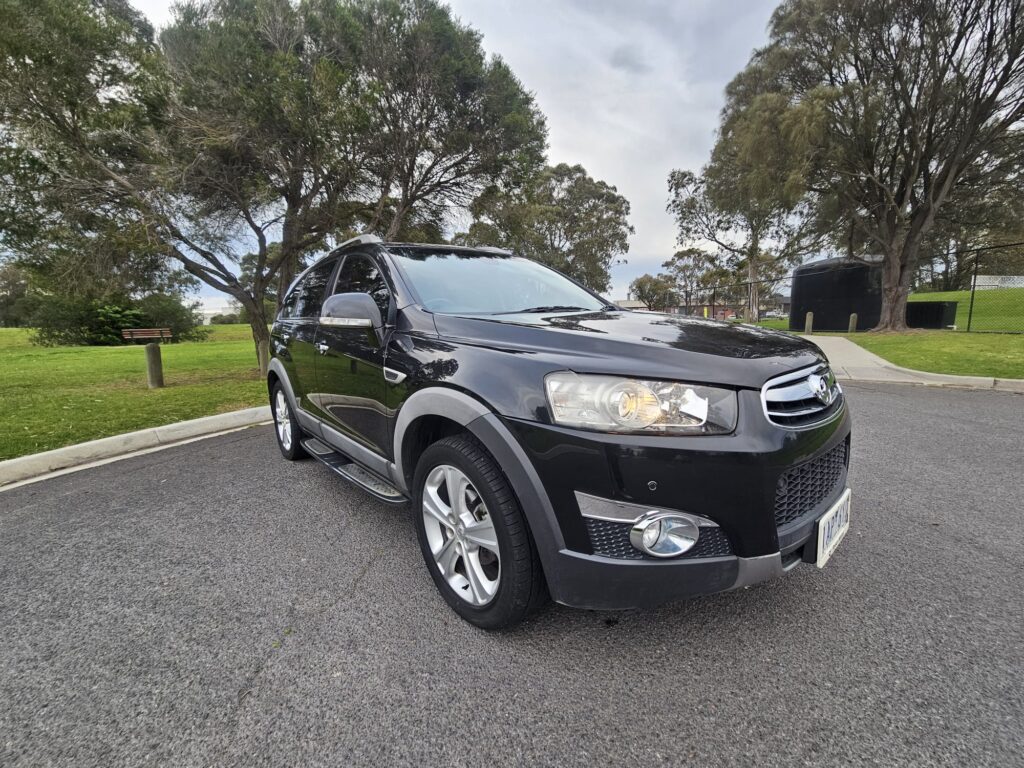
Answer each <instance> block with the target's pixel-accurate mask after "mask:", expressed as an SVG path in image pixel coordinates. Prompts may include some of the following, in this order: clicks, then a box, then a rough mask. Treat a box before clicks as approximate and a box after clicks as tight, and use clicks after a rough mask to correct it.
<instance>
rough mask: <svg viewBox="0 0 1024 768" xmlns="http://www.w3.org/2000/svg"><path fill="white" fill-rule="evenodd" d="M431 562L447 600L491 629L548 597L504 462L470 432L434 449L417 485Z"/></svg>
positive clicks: (423, 541) (422, 463)
mask: <svg viewBox="0 0 1024 768" xmlns="http://www.w3.org/2000/svg"><path fill="white" fill-rule="evenodd" d="M413 484H414V488H415V498H414V500H413V503H414V507H413V508H414V509H415V510H416V515H415V517H416V530H417V534H418V536H419V540H420V548H421V550H422V552H423V558H424V560H425V561H426V563H427V568H428V569H429V570H430V575H431V577H432V578H433V579H434V583H435V584H436V585H437V588H438V590H440V592H441V594H442V596H443V597H444V599H445V601H447V603H448V605H450V606H451V607H452V608H453V609H454V610H455V612H456V613H458V614H459V615H460V616H462V618H464V619H466V620H467V621H469V622H471V623H472V624H475V625H476V626H478V627H482V628H484V629H504V628H507V627H511V626H513V625H515V624H517V623H519V622H520V621H522V620H523V619H524V618H526V617H527V616H528V615H530V614H531V613H532V612H533V611H535V610H536V609H537V608H538V607H540V606H541V605H542V604H543V603H544V602H545V601H546V599H547V589H546V586H545V583H544V575H543V573H542V571H541V567H540V560H539V558H538V557H537V551H536V547H535V546H534V543H533V540H532V539H531V538H530V532H529V530H528V528H527V525H526V520H525V518H524V516H523V512H522V510H521V509H520V507H519V502H518V500H517V499H516V497H515V494H514V493H513V492H512V489H511V487H510V486H509V484H508V481H507V480H506V479H505V476H504V475H503V474H502V472H501V470H500V468H499V467H498V465H497V463H496V462H495V461H494V459H493V458H492V457H491V455H490V454H489V453H487V451H486V450H485V449H484V447H483V446H482V445H480V443H479V442H477V441H476V440H474V439H473V438H472V437H470V436H469V435H454V436H452V437H446V438H444V439H443V440H439V441H438V442H436V443H434V444H433V445H431V446H430V447H429V448H427V450H426V451H424V452H423V455H422V457H421V458H420V460H419V463H418V464H417V466H416V475H415V478H414V481H413Z"/></svg>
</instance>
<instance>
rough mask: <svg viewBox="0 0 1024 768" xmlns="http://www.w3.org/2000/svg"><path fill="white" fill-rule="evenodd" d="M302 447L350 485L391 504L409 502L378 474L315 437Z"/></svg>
mask: <svg viewBox="0 0 1024 768" xmlns="http://www.w3.org/2000/svg"><path fill="white" fill-rule="evenodd" d="M302 447H303V448H305V449H306V451H307V453H309V455H310V456H312V457H313V458H314V459H316V460H317V461H319V462H320V463H321V464H323V465H324V466H326V467H328V468H329V469H331V470H332V471H333V472H334V473H335V474H338V475H341V476H342V477H343V478H345V479H346V480H348V481H349V482H350V483H353V484H354V485H357V486H359V487H360V488H362V489H363V490H364V491H366V492H367V493H369V494H371V495H373V496H376V497H377V498H378V499H380V500H381V501H386V502H388V503H389V504H403V503H404V502H406V501H408V499H406V498H405V496H404V495H403V494H402V492H401V491H400V490H398V489H397V488H395V486H393V485H392V484H391V483H389V482H388V481H387V480H385V479H384V478H383V477H381V476H380V475H378V474H377V473H376V472H371V471H370V470H368V469H365V468H363V467H361V466H360V465H358V464H356V463H355V462H353V461H352V459H350V458H349V457H348V456H345V455H344V454H342V453H339V452H338V451H336V450H334V449H333V448H331V447H330V446H329V445H326V444H325V443H323V442H322V441H321V440H317V439H316V438H315V437H307V438H306V439H305V440H303V441H302Z"/></svg>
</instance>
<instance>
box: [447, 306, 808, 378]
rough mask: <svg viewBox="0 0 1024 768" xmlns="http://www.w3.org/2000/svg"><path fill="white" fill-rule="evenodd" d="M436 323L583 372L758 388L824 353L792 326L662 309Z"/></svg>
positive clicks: (468, 338) (453, 335)
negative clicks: (784, 328) (778, 327)
mask: <svg viewBox="0 0 1024 768" xmlns="http://www.w3.org/2000/svg"><path fill="white" fill-rule="evenodd" d="M434 324H435V326H436V328H437V331H438V334H440V335H441V336H443V337H447V338H450V339H452V340H453V341H455V340H458V341H463V342H470V343H476V344H480V345H482V346H491V347H496V348H502V349H507V350H509V351H515V352H518V353H523V352H528V353H533V354H536V355H541V356H543V357H545V358H549V359H550V360H551V362H552V363H553V364H554V365H557V366H561V367H565V368H568V369H570V370H575V371H578V372H589V373H612V374H622V375H629V376H648V377H651V378H666V379H685V380H688V381H693V382H696V383H709V384H728V385H733V386H738V387H749V388H759V387H760V386H761V385H762V384H764V382H765V381H767V380H768V379H770V378H772V377H774V376H778V375H779V374H782V373H786V372H788V371H792V370H795V369H798V368H803V367H806V366H810V365H815V364H817V363H820V362H822V361H824V360H825V357H824V355H822V353H821V350H819V349H818V347H816V346H815V345H814V344H812V343H811V342H809V341H805V340H804V339H802V338H800V337H798V336H794V335H791V334H788V333H782V332H780V331H771V330H767V329H765V328H759V327H757V326H752V325H740V324H736V323H726V322H719V321H716V320H703V319H700V318H693V317H680V316H679V315H667V314H661V313H657V312H630V311H626V310H602V311H597V312H572V313H564V312H563V313H551V314H542V313H537V314H528V313H527V314H514V315H488V316H475V317H466V316H456V315H441V314H436V315H434Z"/></svg>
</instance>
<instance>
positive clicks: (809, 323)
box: [804, 312, 814, 333]
mask: <svg viewBox="0 0 1024 768" xmlns="http://www.w3.org/2000/svg"><path fill="white" fill-rule="evenodd" d="M804 333H814V313H813V312H808V313H807V317H806V318H805V319H804Z"/></svg>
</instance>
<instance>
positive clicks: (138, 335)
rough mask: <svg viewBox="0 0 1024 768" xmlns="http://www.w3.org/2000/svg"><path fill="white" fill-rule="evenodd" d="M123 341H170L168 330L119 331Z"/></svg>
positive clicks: (134, 329)
mask: <svg viewBox="0 0 1024 768" xmlns="http://www.w3.org/2000/svg"><path fill="white" fill-rule="evenodd" d="M121 337H122V338H123V339H124V340H125V341H140V340H141V341H171V329H170V328H125V329H124V330H122V331H121Z"/></svg>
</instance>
